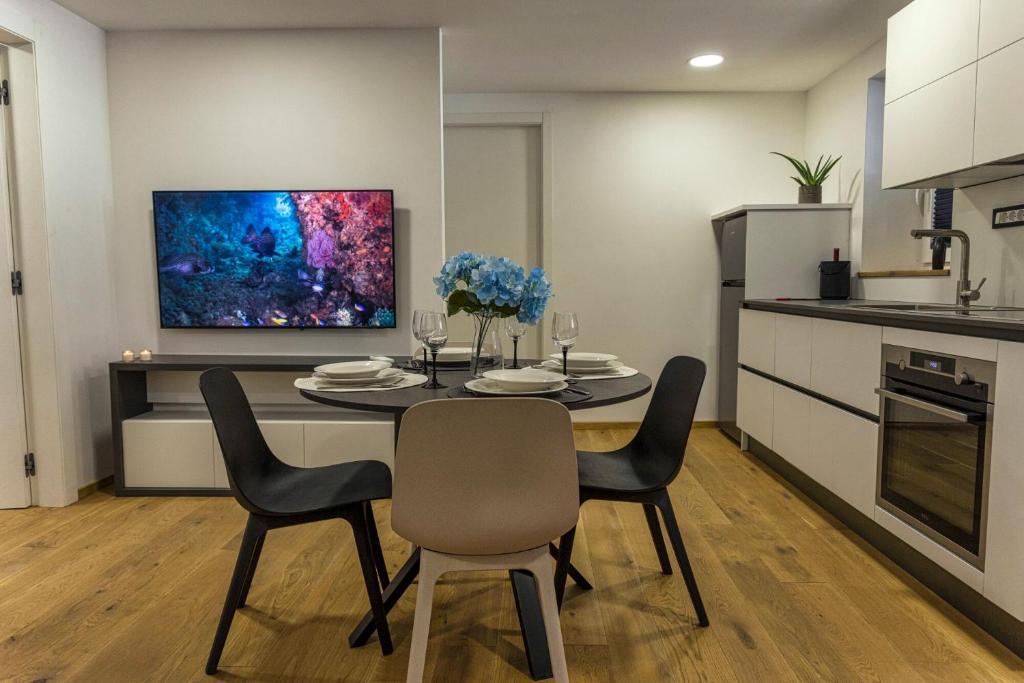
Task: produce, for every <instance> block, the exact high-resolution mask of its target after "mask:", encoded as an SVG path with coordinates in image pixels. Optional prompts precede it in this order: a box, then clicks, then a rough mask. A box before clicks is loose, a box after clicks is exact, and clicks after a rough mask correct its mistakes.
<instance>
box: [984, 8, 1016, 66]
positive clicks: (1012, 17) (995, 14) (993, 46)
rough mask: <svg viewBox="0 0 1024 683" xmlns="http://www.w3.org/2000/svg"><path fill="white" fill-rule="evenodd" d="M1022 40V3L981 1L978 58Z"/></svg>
mask: <svg viewBox="0 0 1024 683" xmlns="http://www.w3.org/2000/svg"><path fill="white" fill-rule="evenodd" d="M1021 38H1024V2H1021V0H981V26H980V28H979V29H978V56H979V57H985V56H986V55H990V54H992V53H993V52H995V51H996V50H1000V49H1002V48H1004V47H1006V46H1007V45H1009V44H1010V43H1015V42H1017V41H1018V40H1020V39H1021Z"/></svg>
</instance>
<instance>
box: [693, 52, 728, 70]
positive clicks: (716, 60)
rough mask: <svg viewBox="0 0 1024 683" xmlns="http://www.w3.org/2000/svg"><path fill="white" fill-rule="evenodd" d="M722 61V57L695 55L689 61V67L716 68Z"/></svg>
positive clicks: (723, 59) (723, 58)
mask: <svg viewBox="0 0 1024 683" xmlns="http://www.w3.org/2000/svg"><path fill="white" fill-rule="evenodd" d="M724 61H725V57H723V56H722V55H697V56H696V57H694V58H693V59H691V60H690V66H696V67H700V68H702V69H703V68H707V67H709V66H718V65H719V64H721V63H722V62H724Z"/></svg>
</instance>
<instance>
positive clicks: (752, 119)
mask: <svg viewBox="0 0 1024 683" xmlns="http://www.w3.org/2000/svg"><path fill="white" fill-rule="evenodd" d="M804 104H805V102H804V96H803V94H789V93H784V94H593V95H591V94H578V95H575V94H550V95H546V94H536V95H487V94H478V95H448V96H446V97H445V111H446V112H447V113H472V112H550V114H551V126H552V164H553V170H552V190H553V197H554V199H553V204H554V206H553V207H552V225H553V228H552V253H551V254H550V255H549V257H550V263H551V264H552V268H551V273H550V275H551V279H552V282H553V285H554V290H555V298H554V299H553V300H552V302H551V306H550V308H549V311H558V310H575V311H576V312H578V313H579V315H580V326H581V335H580V342H579V346H578V348H579V349H580V350H592V351H597V350H600V351H611V352H614V353H616V354H618V355H619V356H621V357H622V359H623V360H624V361H626V362H627V363H628V364H630V365H634V366H635V367H637V368H639V369H640V370H642V371H643V372H645V373H648V374H650V375H652V376H657V374H658V373H659V372H660V370H661V367H662V365H663V364H664V362H665V361H666V360H667V359H668V358H669V357H671V356H673V355H678V354H686V355H693V356H696V357H698V358H701V359H703V360H704V361H705V362H706V363H707V364H708V368H709V373H708V379H707V382H706V384H705V388H704V391H703V393H702V395H701V402H700V405H699V407H698V412H697V418H698V419H703V420H708V419H714V416H715V407H714V406H715V402H716V382H717V378H716V362H717V335H718V294H719V292H718V290H719V286H718V284H719V283H718V259H717V247H716V245H715V239H714V233H713V232H712V228H711V223H710V220H709V217H710V216H711V215H712V214H714V213H716V212H718V211H721V210H724V209H727V208H730V207H732V206H735V205H737V204H742V203H753V202H792V201H795V199H796V192H797V189H796V186H795V185H794V183H793V181H792V180H790V179H789V177H788V176H789V175H790V174H789V173H788V172H786V168H785V166H784V162H781V161H780V160H779V159H778V157H774V156H770V155H769V152H771V151H776V150H778V151H785V152H788V153H791V154H798V155H799V154H801V153H802V152H803V149H802V148H803V130H804V126H803V118H804ZM549 316H550V313H549ZM546 348H548V349H550V343H548V344H547V345H546ZM645 405H646V400H641V401H632V402H630V403H626V404H622V405H619V406H612V407H609V408H603V409H597V410H588V411H585V412H584V413H580V414H578V415H577V416H576V417H577V419H582V420H637V419H639V418H640V416H641V415H642V414H643V410H644V407H645Z"/></svg>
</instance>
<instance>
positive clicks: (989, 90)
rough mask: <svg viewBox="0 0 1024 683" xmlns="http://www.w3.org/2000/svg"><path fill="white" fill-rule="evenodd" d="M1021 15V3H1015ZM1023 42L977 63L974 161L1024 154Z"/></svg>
mask: <svg viewBox="0 0 1024 683" xmlns="http://www.w3.org/2000/svg"><path fill="white" fill-rule="evenodd" d="M1017 10H1018V11H1017V14H1019V15H1020V16H1021V17H1022V18H1024V2H1021V3H1019V4H1018V5H1017ZM1022 65H1024V41H1021V42H1018V43H1014V44H1013V45H1010V46H1009V47H1006V48H1004V49H1002V50H999V51H998V52H996V53H994V54H991V55H989V56H987V57H985V58H983V59H981V60H980V61H979V62H978V103H977V118H976V121H975V134H974V163H975V164H984V163H988V162H991V161H998V160H1000V159H1005V158H1006V157H1009V156H1016V155H1019V154H1021V153H1024V126H1021V125H1020V124H1021V113H1022V112H1024V91H1022V90H1021V88H1020V87H1019V83H1020V73H1021V67H1022Z"/></svg>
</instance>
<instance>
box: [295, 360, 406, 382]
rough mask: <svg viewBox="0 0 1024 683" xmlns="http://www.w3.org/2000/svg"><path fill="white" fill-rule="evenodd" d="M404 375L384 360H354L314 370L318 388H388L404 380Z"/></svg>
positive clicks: (321, 366) (330, 364) (322, 366)
mask: <svg viewBox="0 0 1024 683" xmlns="http://www.w3.org/2000/svg"><path fill="white" fill-rule="evenodd" d="M404 374H405V373H403V372H402V371H401V370H399V369H398V368H393V367H391V363H389V362H388V361H384V360H354V361H346V362H344V363H329V364H327V365H320V366H318V367H316V368H313V379H315V380H316V384H317V386H318V387H325V388H327V387H386V386H389V385H392V384H395V383H397V382H400V381H401V380H402V377H403V376H404Z"/></svg>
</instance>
